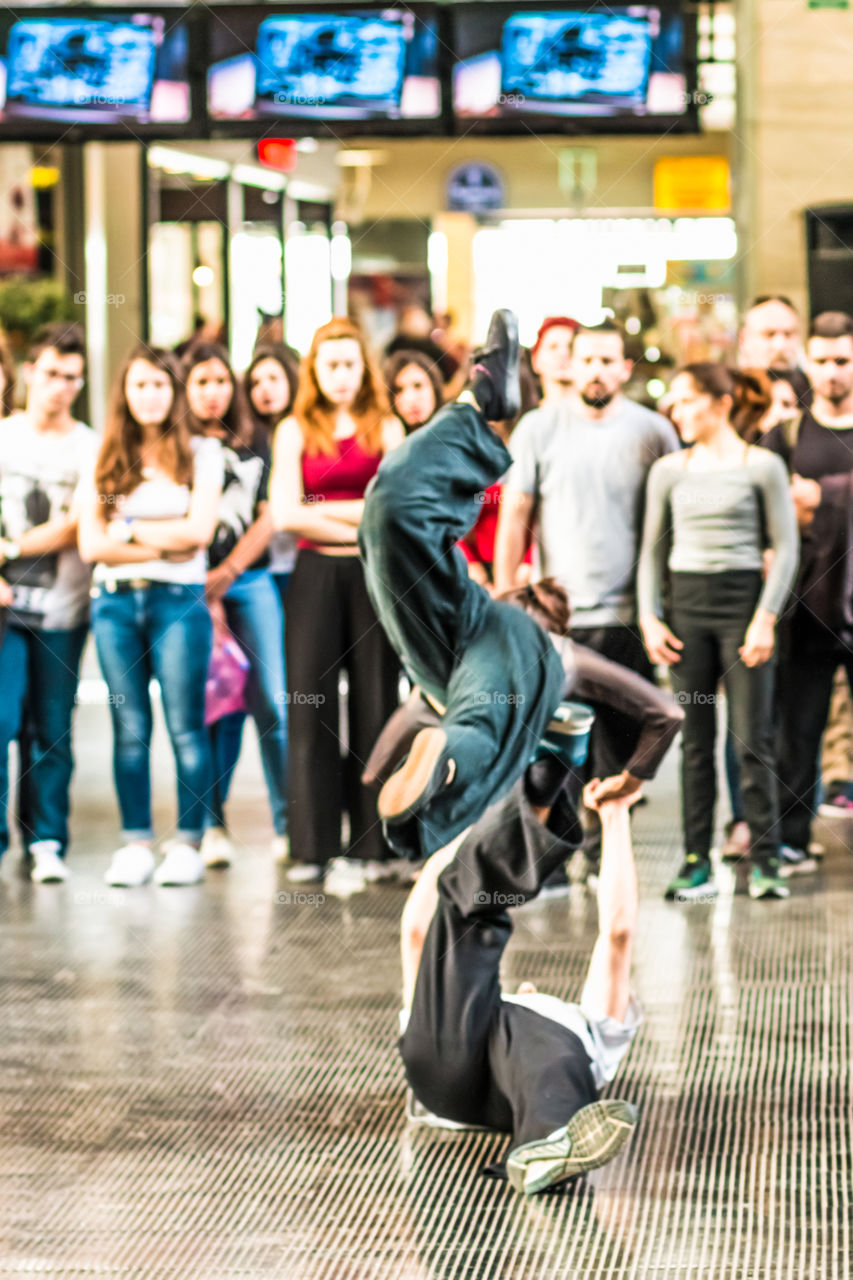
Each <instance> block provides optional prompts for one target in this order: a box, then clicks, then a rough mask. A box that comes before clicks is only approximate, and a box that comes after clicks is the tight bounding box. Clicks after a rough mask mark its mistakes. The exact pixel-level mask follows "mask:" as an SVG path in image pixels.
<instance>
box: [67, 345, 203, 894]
mask: <svg viewBox="0 0 853 1280" xmlns="http://www.w3.org/2000/svg"><path fill="white" fill-rule="evenodd" d="M222 475H223V466H222V450H221V447H220V445H219V443H218V441H216V440H208V439H204V438H203V437H196V438H193V437H192V436H191V434H190V430H189V427H188V425H187V409H186V403H185V401H184V395H183V389H182V385H181V381H180V375H179V372H178V369H177V366H176V365H175V363H174V360H173V357H172V356H170V355H169V354H167V353H166V352H164V351H159V350H154V349H151V348H148V347H140V348H139V349H138V350H137V351H136V352H135V353H134V354H133V355H132V356H131V357H130V359H129V360H128V362H127V363H126V364H125V366H124V369H123V370H122V372H121V375H120V377H119V382H118V387H117V391H116V395H115V399H114V403H113V406H112V409H111V412H110V414H109V417H108V420H107V424H106V428H105V431H104V439H103V444H102V445H101V449H100V452H99V454H98V458H97V462H96V464H95V474H94V482H93V485H92V487H91V491H90V493H89V494H88V495H87V497H86V499H85V500H84V501H83V502H82V503H81V513H82V514H81V516H80V532H79V539H80V551H81V554H82V556H83V558H84V559H85V560H87V561H89V562H90V563H92V564H94V566H95V569H94V574H93V583H94V585H93V589H92V595H93V600H92V629H93V631H94V634H95V644H96V646H97V651H98V659H99V661H100V664H101V670H102V671H103V674H104V679H105V680H106V682H107V687H108V689H109V701H110V712H111V715H112V722H113V739H114V743H113V773H114V778H115V785H116V791H117V793H118V802H119V809H120V811H121V823H122V843H121V846H120V847H119V848H118V849H117V850H116V852H115V853H114V854H113V857H112V861H111V863H110V867H109V870H108V871H107V874H106V880H107V883H108V884H112V885H123V886H128V887H132V886H136V885H141V884H144V883H145V882H146V881H147V880H148V879H149V878H150V877H151V875H152V873H153V872H154V865H155V864H154V854H153V852H152V844H153V841H154V830H153V826H152V820H151V766H150V745H151V730H152V720H153V717H152V708H151V698H150V695H149V692H148V686H149V682H150V680H151V678H152V677H156V679H157V682H158V684H159V686H160V695H161V699H162V705H163V712H164V715H165V718H166V727H167V729H168V732H169V739H170V741H171V744H172V751H173V752H174V756H175V769H176V781H177V792H178V797H177V798H178V806H177V809H178V811H177V825H176V830H175V837H174V839H173V840H170V841H169V842H168V843H167V844H166V845H164V850H165V852H166V857H165V859H164V860H163V862H162V863H161V864H160V866H159V867H158V868H157V871H156V876H155V879H156V881H157V883H158V884H163V885H187V884H195V883H197V882H198V881H199V880H201V879H202V877H203V875H204V863H203V860H202V857H201V854H200V852H199V846H200V844H201V838H202V833H203V831H204V825H205V817H206V812H207V799H208V793H209V790H210V783H211V759H210V743H209V739H208V734H207V729H206V728H205V724H204V696H205V679H206V676H207V668H208V664H209V661H210V652H211V646H212V639H213V626H212V623H211V620H210V613H209V612H208V609H207V605H206V603H205V598H204V588H205V577H206V573H207V553H206V548H207V544H208V543H209V541H210V539H211V537H212V535H213V531H214V529H215V527H216V518H217V512H218V508H219V500H220V494H221V491H222Z"/></svg>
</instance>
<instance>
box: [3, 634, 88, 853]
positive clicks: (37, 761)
mask: <svg viewBox="0 0 853 1280" xmlns="http://www.w3.org/2000/svg"><path fill="white" fill-rule="evenodd" d="M87 631H88V627H86V626H80V627H73V628H72V629H71V630H69V631H42V630H38V629H36V628H33V629H29V628H19V627H10V628H9V629H8V630H7V631H6V634H5V636H4V638H3V642H2V645H0V691H2V696H0V853H3V852H4V851H5V850H6V849H8V847H9V824H8V817H7V808H8V796H9V746H10V745H11V743H12V742H13V741H14V739H15V738H17V737H18V736H19V734H20V731H21V725H22V721H23V717H24V713H25V712H26V717H27V724H28V726H29V733H28V743H29V749H28V753H27V761H26V764H25V769H26V773H27V776H26V778H25V779H24V781H23V785H22V788H21V789H22V791H25V793H26V801H27V802H26V809H27V812H26V815H25V816H24V820H25V824H26V825H25V826H23V825H22V832H21V834H22V837H23V840H24V842H25V844H26V845H27V846H29V845H31V844H35V843H36V841H39V840H56V841H58V842H59V844H60V845H61V851H62V853H64V852H65V849H66V846H67V844H68V808H69V790H70V787H71V775H72V773H73V771H74V757H73V755H72V749H71V746H72V744H71V729H72V719H73V714H74V703H75V699H76V696H77V681H78V678H79V673H80V658H81V656H82V653H83V646H84V644H85V642H86V633H87ZM21 822H22V815H20V814H19V823H21Z"/></svg>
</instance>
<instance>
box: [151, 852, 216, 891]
mask: <svg viewBox="0 0 853 1280" xmlns="http://www.w3.org/2000/svg"><path fill="white" fill-rule="evenodd" d="M203 879H204V858H203V857H202V856H201V854H200V853H199V851H198V849H195V848H193V846H192V845H191V844H172V845H170V846H169V851H168V853H167V854H166V857H165V858H164V859H163V861H162V862H161V863H160V865H159V867H158V868H157V870H156V871H155V872H154V881H155V883H156V884H160V885H163V886H165V887H169V888H177V887H180V886H183V885H191V884H199V883H200V882H201V881H202V880H203Z"/></svg>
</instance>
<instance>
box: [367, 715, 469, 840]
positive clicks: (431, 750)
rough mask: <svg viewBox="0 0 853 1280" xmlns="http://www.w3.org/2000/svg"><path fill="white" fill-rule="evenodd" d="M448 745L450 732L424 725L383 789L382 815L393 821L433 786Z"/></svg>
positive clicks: (405, 814)
mask: <svg viewBox="0 0 853 1280" xmlns="http://www.w3.org/2000/svg"><path fill="white" fill-rule="evenodd" d="M446 746H447V735H446V733H445V732H444V730H443V729H421V731H420V733H419V734H418V735H417V737H416V738H415V740H414V742H413V743H412V749H411V751H410V752H409V754H408V756H407V758H406V760H405V762H404V764H403V765H401V767H400V768H399V769H398V770H397V772H396V773H393V774H392V775H391V777H390V778H389V779H388V781H387V782H386V783H385V786H384V787H383V788H382V790H381V791H380V792H379V800H378V804H377V807H378V809H379V816H380V818H383V819H385V821H389V820H393V819H395V818H403V817H406V816H408V814H410V813H411V812H412V810H413V809H414V808H415V807H416V805H417V804H418V801H419V800H420V799H421V797H422V796H423V794H424V792H425V791H426V790H427V788H428V787H429V784H430V782H431V781H432V776H433V774H434V773H435V769H436V766H437V764H438V762H439V760H440V759H441V755H442V752H443V751H444V749H445V747H446ZM451 777H452V773H451Z"/></svg>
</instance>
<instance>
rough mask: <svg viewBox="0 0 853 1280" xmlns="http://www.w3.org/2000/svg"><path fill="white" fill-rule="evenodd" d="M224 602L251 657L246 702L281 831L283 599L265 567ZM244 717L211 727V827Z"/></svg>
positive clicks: (220, 813)
mask: <svg viewBox="0 0 853 1280" xmlns="http://www.w3.org/2000/svg"><path fill="white" fill-rule="evenodd" d="M223 603H224V605H225V616H226V618H227V619H228V626H229V627H230V629H231V632H232V634H233V635H234V637H235V639H236V640H237V643H238V644H239V645H240V647H241V648H242V650H243V652H244V653H245V654H246V657H247V658H248V659H249V664H250V666H249V678H248V680H247V682H246V705H247V706H248V708H249V712H250V714H251V716H252V717H253V719H254V721H255V725H256V726H257V730H258V740H259V742H260V747H261V764H262V765H263V770H264V778H265V779H266V784H267V791H268V793H269V798H270V808H271V810H272V817H273V827H274V828H275V832H276V835H280V836H281V835H284V834H285V833H286V831H287V705H286V703H287V698H286V685H285V679H284V618H283V616H282V610H281V600H280V597H279V593H278V591H277V589H276V585H275V584H274V582H273V579H272V576H271V575H270V574H269V573H268V572H267V570H266V569H250V570H249V571H248V572H247V573H244V574H241V576H240V577H239V578H238V579H237V581H236V582H235V583H234V585H233V586H232V587H230V588H229V589H228V591H227V593H226V595H225V596H224V598H223ZM245 718H246V717H245V715H244V713H243V712H241V711H237V712H234V713H233V714H232V715H228V716H223V717H222V719H221V720H217V721H216V723H215V724H212V725H211V726H210V741H211V749H212V752H213V789H212V792H211V802H210V812H211V825H212V826H216V827H224V826H225V825H226V822H225V801H226V799H227V796H228V790H229V787H230V785H231V775H232V774H233V772H234V769H235V767H236V765H237V760H238V758H239V756H240V743H241V739H242V736H243V722H244V721H245Z"/></svg>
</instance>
